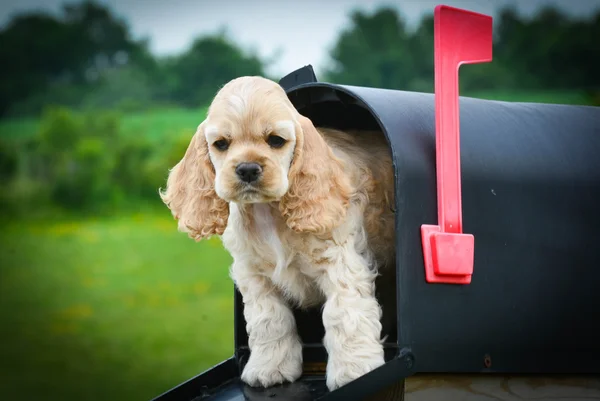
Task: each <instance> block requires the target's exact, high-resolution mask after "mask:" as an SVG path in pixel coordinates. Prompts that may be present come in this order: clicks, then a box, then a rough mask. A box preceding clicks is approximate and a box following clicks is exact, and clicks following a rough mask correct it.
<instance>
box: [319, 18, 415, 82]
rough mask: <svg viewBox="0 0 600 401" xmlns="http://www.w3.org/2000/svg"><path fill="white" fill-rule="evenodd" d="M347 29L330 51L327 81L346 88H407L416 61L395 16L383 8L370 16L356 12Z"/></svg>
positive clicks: (405, 34) (326, 73)
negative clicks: (340, 84)
mask: <svg viewBox="0 0 600 401" xmlns="http://www.w3.org/2000/svg"><path fill="white" fill-rule="evenodd" d="M350 20H351V25H350V28H348V29H347V30H345V31H343V32H342V33H341V34H340V36H339V38H338V40H337V41H336V43H335V44H334V46H333V48H332V50H331V58H332V61H333V63H332V64H333V65H331V66H330V67H329V68H328V69H327V70H326V72H325V75H326V76H327V79H328V80H329V81H332V82H340V83H345V84H349V85H363V86H371V87H383V88H390V89H402V88H406V85H407V83H408V82H409V81H411V80H412V79H413V78H414V74H413V73H412V71H413V69H414V66H415V58H414V57H413V55H412V54H411V51H410V40H409V35H408V34H407V33H406V29H405V23H404V20H403V19H402V18H400V16H399V14H398V12H397V11H396V10H395V9H393V8H390V7H383V8H380V9H378V10H377V11H375V12H374V13H373V14H370V15H369V14H367V13H364V12H362V11H355V12H353V13H352V14H351V16H350Z"/></svg>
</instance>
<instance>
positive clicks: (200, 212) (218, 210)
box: [160, 123, 229, 241]
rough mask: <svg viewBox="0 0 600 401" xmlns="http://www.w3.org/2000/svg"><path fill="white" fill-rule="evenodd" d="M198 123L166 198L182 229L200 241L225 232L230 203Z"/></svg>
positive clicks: (163, 196)
mask: <svg viewBox="0 0 600 401" xmlns="http://www.w3.org/2000/svg"><path fill="white" fill-rule="evenodd" d="M203 125H204V123H202V124H200V125H199V126H198V130H197V131H196V134H195V135H194V136H193V138H192V141H191V142H190V145H189V146H188V148H187V150H186V152H185V155H184V156H183V159H181V161H179V163H177V164H176V165H175V167H173V168H172V169H171V171H170V173H169V178H168V179H167V189H166V190H165V191H160V196H161V199H162V201H163V202H164V203H165V204H166V205H167V206H168V207H169V208H170V209H171V213H172V214H173V217H175V218H176V219H177V220H178V228H179V230H180V231H182V232H185V233H188V236H189V237H190V238H192V239H194V240H196V241H200V240H201V239H204V238H209V237H211V236H213V235H222V234H223V232H224V231H225V227H226V226H227V218H228V217H229V204H228V203H227V202H225V201H224V200H223V199H221V198H219V197H218V196H217V195H216V193H215V184H214V181H215V170H214V168H213V165H212V164H211V163H210V159H209V156H208V146H207V143H206V138H205V137H204V132H203V130H202V126H203Z"/></svg>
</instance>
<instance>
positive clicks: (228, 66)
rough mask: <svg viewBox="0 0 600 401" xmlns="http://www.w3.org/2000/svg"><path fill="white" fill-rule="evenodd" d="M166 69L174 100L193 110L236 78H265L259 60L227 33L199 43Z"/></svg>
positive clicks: (199, 39)
mask: <svg viewBox="0 0 600 401" xmlns="http://www.w3.org/2000/svg"><path fill="white" fill-rule="evenodd" d="M164 68H165V75H166V76H167V79H168V80H169V83H170V91H169V92H170V96H171V97H172V99H174V100H177V101H179V102H181V103H183V104H184V105H186V106H193V107H197V106H200V105H204V104H206V103H207V102H209V101H210V99H212V98H213V97H214V95H215V94H216V93H217V91H218V89H219V88H220V87H221V86H222V85H224V84H226V83H227V82H228V81H230V80H231V79H233V78H237V77H239V76H242V75H263V74H264V63H263V62H262V61H261V60H260V59H259V57H258V56H256V55H254V54H246V53H244V52H243V51H242V50H241V49H240V48H239V47H238V46H237V45H236V44H235V43H234V42H233V41H232V40H231V39H229V38H228V37H227V35H226V33H225V32H220V33H217V34H214V35H210V36H205V37H201V38H198V39H196V40H195V41H194V42H193V44H192V46H191V48H190V49H189V50H188V51H186V52H185V53H184V54H182V55H181V56H179V57H175V58H173V59H171V60H169V61H168V62H167V63H166V64H165V67H164Z"/></svg>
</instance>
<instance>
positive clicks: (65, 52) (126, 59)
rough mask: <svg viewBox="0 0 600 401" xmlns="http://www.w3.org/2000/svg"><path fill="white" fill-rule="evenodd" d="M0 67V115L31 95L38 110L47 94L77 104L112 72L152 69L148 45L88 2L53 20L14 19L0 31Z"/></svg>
mask: <svg viewBox="0 0 600 401" xmlns="http://www.w3.org/2000/svg"><path fill="white" fill-rule="evenodd" d="M40 38H43V40H40ZM0 63H1V64H2V70H3V74H4V77H3V79H2V83H1V84H0V115H2V114H4V113H6V112H7V111H8V108H9V105H12V104H15V103H19V102H20V101H23V100H25V99H31V98H35V97H36V96H38V97H40V100H39V101H38V102H37V103H38V105H37V106H38V108H39V106H41V104H43V103H44V102H47V101H48V100H50V99H48V97H49V95H51V96H50V97H54V100H55V101H56V100H59V101H63V102H64V101H65V100H66V101H67V103H68V100H69V98H70V100H72V101H74V102H76V101H77V100H78V99H80V97H81V94H82V93H83V92H84V91H85V90H87V89H89V87H90V86H94V85H98V84H100V83H101V82H102V77H103V74H104V72H106V71H109V70H111V69H114V68H118V67H121V66H124V65H128V66H131V65H138V66H140V67H143V68H144V69H145V70H148V71H152V68H153V67H154V59H153V57H152V56H151V55H150V53H149V52H148V50H147V43H146V42H145V41H144V40H134V39H132V38H131V35H130V33H129V28H128V26H127V24H126V23H125V22H124V21H123V20H120V19H119V18H117V17H116V16H115V15H113V14H112V12H111V11H110V9H108V8H106V7H104V6H103V5H99V4H97V3H95V2H92V1H85V2H83V3H78V4H67V5H65V6H64V8H63V12H62V14H61V15H59V16H58V17H54V16H51V15H49V14H44V13H28V14H22V15H18V16H16V17H15V18H14V19H13V20H12V21H11V22H10V23H9V24H8V25H7V26H6V27H5V29H3V30H2V31H0ZM73 89H75V90H73ZM65 93H68V94H70V96H66V95H65Z"/></svg>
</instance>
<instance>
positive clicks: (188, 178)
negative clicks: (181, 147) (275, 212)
mask: <svg viewBox="0 0 600 401" xmlns="http://www.w3.org/2000/svg"><path fill="white" fill-rule="evenodd" d="M350 191H351V189H350V186H349V183H348V180H347V178H346V176H345V175H344V174H343V170H342V168H341V165H340V161H339V160H338V159H337V158H336V157H335V156H334V155H333V153H332V151H331V149H330V148H329V147H328V146H327V144H326V143H325V141H324V140H323V138H322V137H321V135H320V134H319V132H317V130H316V129H315V127H314V126H313V124H312V122H311V121H310V120H309V119H308V118H306V117H304V116H302V115H300V114H299V113H298V112H297V111H296V109H295V108H294V106H293V105H292V104H291V102H290V101H289V99H288V97H287V95H286V93H285V92H284V90H283V89H282V88H281V86H279V85H278V84H277V83H275V82H273V81H270V80H268V79H265V78H260V77H242V78H237V79H234V80H232V81H230V82H229V83H228V84H227V85H225V86H224V87H223V88H222V89H221V90H220V91H219V92H218V93H217V95H216V96H215V98H214V100H213V102H212V104H211V105H210V107H209V110H208V115H207V118H206V120H204V121H203V122H202V123H201V124H200V126H199V127H198V130H197V131H196V133H195V135H194V137H193V138H192V141H191V143H190V145H189V147H188V149H187V151H186V153H185V155H184V157H183V159H182V160H181V161H180V162H179V163H178V164H177V165H176V166H175V167H174V168H173V169H172V170H171V172H170V174H169V178H168V180H167V187H166V189H165V191H163V192H161V197H162V199H163V201H164V202H165V203H166V204H167V206H169V208H170V209H171V211H172V213H173V215H174V216H175V218H177V219H178V220H179V228H180V230H182V231H184V232H187V233H188V234H189V235H190V237H192V238H194V239H196V240H200V239H202V238H205V237H209V236H211V235H214V234H217V235H220V234H222V233H223V231H224V230H225V226H226V224H227V218H228V215H229V203H231V202H236V203H240V204H243V203H269V202H278V203H279V209H280V211H281V213H282V215H283V216H284V217H285V218H286V221H287V224H288V226H289V227H290V228H292V229H294V230H296V231H298V232H312V233H317V234H324V233H325V232H327V231H329V230H331V229H332V228H333V227H334V226H335V225H336V224H337V223H339V221H340V220H341V219H342V218H343V217H344V215H345V212H346V208H347V204H348V199H349V196H350Z"/></svg>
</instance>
